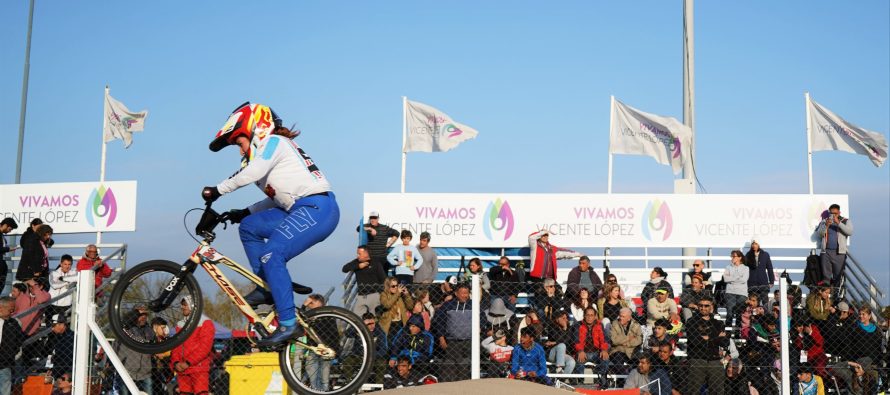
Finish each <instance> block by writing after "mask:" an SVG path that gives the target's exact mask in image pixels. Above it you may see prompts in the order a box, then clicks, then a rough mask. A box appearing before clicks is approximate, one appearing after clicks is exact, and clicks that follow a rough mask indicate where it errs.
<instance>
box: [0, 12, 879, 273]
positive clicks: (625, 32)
mask: <svg viewBox="0 0 890 395" xmlns="http://www.w3.org/2000/svg"><path fill="white" fill-rule="evenodd" d="M4 9H5V12H4V15H5V18H4V23H3V24H0V106H2V107H0V108H3V110H2V111H0V125H4V126H5V127H4V128H3V129H2V131H0V141H3V142H4V144H3V145H2V147H4V149H3V155H2V156H0V169H2V170H0V184H11V183H14V181H15V165H16V152H15V151H16V144H17V139H18V125H19V110H20V105H21V93H22V76H23V64H24V59H25V43H26V35H27V19H28V2H27V1H24V0H18V1H15V2H10V3H8V4H6V5H5V7H4ZM694 11H695V25H694V27H695V31H694V33H695V94H696V102H695V106H696V114H695V126H696V127H695V133H696V136H695V139H696V146H697V152H696V159H695V161H696V168H697V173H698V177H699V179H700V181H701V182H702V184H703V185H704V187H705V188H706V189H707V192H708V193H764V194H768V193H807V160H806V137H805V136H806V134H805V133H806V122H805V107H804V92H806V91H808V92H810V94H811V95H812V98H813V99H814V100H816V101H818V102H819V103H820V104H822V105H824V106H826V107H827V108H829V109H831V110H832V111H834V112H836V113H837V114H839V115H841V116H842V117H844V118H846V119H847V120H848V121H851V122H853V123H854V124H856V125H858V126H860V127H864V128H867V129H870V130H874V131H878V132H881V133H883V134H884V135H885V136H886V135H887V133H888V131H890V3H888V2H887V1H882V0H869V1H861V2H812V1H802V0H795V1H784V2H772V1H751V2H738V3H734V2H705V1H699V2H696V5H695V10H694ZM681 38H682V1H681V0H674V1H639V2H594V1H561V2H532V1H511V2H502V1H491V2H477V1H451V2H439V3H431V2H416V1H388V2H359V1H340V2H320V1H316V2H283V1H282V2H275V1H270V2H261V3H251V4H250V5H249V6H247V5H245V3H244V2H234V1H215V2H179V1H156V2H113V3H108V2H96V1H86V2H48V1H37V4H36V7H35V11H34V26H33V35H32V46H31V58H30V85H29V91H28V101H27V117H26V127H25V141H24V152H23V164H22V182H25V183H49V182H75V181H96V180H98V179H99V167H100V158H101V128H102V108H103V107H102V105H103V92H104V88H105V86H106V85H109V86H110V89H111V94H112V96H114V97H115V98H116V99H118V100H120V101H122V102H123V103H125V104H126V105H127V106H128V107H129V108H130V109H131V110H134V111H138V110H142V109H147V110H148V111H149V116H148V119H147V122H146V128H145V131H144V132H143V133H141V134H137V135H136V136H135V138H134V143H133V145H132V146H131V147H130V148H129V149H126V150H125V149H124V148H123V145H122V144H121V142H120V141H115V142H112V143H109V145H108V156H107V177H106V179H107V180H136V181H138V207H137V210H138V211H137V231H136V232H126V233H116V234H106V235H105V237H104V241H107V242H124V243H128V246H129V262H130V264H131V265H132V264H134V263H136V262H140V261H143V260H148V259H156V258H163V259H170V260H173V261H179V262H181V261H182V260H184V259H185V258H186V257H187V255H188V254H189V253H190V252H191V251H192V250H193V249H194V244H195V243H194V241H193V240H192V239H191V238H189V237H188V235H187V234H186V231H185V230H184V228H183V225H182V223H183V218H182V217H183V214H184V213H185V212H186V211H187V210H188V209H190V208H193V207H198V206H199V205H201V203H202V202H201V200H200V197H199V193H200V191H201V188H202V187H203V186H205V185H215V184H217V183H218V182H220V181H221V180H223V179H224V178H225V177H227V176H229V175H230V174H232V173H233V172H234V171H235V170H236V169H237V168H238V165H239V157H238V153H237V150H234V149H231V148H230V149H227V150H223V151H221V152H218V153H213V152H210V151H209V150H208V149H207V144H208V143H209V142H210V140H211V139H212V137H213V135H214V134H215V132H216V131H217V130H218V128H219V127H221V126H222V124H223V123H224V122H225V120H226V118H227V117H228V114H229V113H230V112H231V111H232V109H234V108H235V107H236V106H238V105H239V104H241V103H243V102H244V101H248V100H250V101H252V102H258V103H263V104H266V105H269V106H270V107H272V108H273V109H274V110H275V111H276V112H277V113H278V114H279V115H280V116H281V117H282V118H283V119H284V122H285V124H287V125H295V126H296V127H297V128H299V129H301V130H302V135H301V136H300V137H299V138H298V142H299V144H300V145H301V146H302V147H303V148H304V149H305V150H306V151H307V152H308V153H309V154H310V155H311V156H312V158H313V159H314V160H315V161H316V163H317V164H318V165H319V167H320V168H321V170H322V171H323V172H324V173H325V174H326V176H327V177H328V179H329V180H330V181H331V182H332V184H333V188H334V191H335V192H336V194H337V197H338V202H339V204H340V208H341V213H342V214H341V221H340V226H339V227H338V228H337V230H336V231H335V233H334V234H333V235H332V236H331V237H330V238H329V239H328V240H326V241H325V242H323V243H322V244H320V245H318V246H316V247H314V248H312V249H311V250H309V251H308V252H306V253H304V254H303V255H301V256H300V257H297V258H295V259H294V260H292V261H291V263H290V265H289V267H290V270H291V274H292V276H293V277H294V278H295V279H297V280H298V281H300V282H304V283H307V284H309V285H313V286H315V287H316V288H318V289H321V290H325V289H327V288H328V286H331V285H336V284H339V283H340V281H342V278H343V276H342V273H341V272H340V266H341V265H342V264H343V263H345V262H346V261H348V260H350V259H352V258H353V256H354V251H355V250H354V246H355V232H354V225H355V224H356V223H358V221H359V219H360V217H361V210H362V196H363V195H362V194H363V193H366V192H398V191H399V183H400V165H401V153H400V148H401V138H402V136H401V133H402V132H401V127H402V125H401V122H402V119H401V110H402V109H401V100H402V99H401V98H402V96H407V97H408V98H409V99H412V100H417V101H421V102H424V103H427V104H429V105H432V106H434V107H436V108H438V109H440V110H442V111H444V112H446V113H448V114H449V115H450V116H452V117H453V118H454V119H455V120H457V121H458V122H461V123H464V124H467V125H470V126H472V127H474V128H475V129H477V130H478V131H479V136H478V138H477V139H475V140H472V141H469V142H467V143H464V144H462V145H461V146H460V147H458V148H457V149H455V150H453V151H450V152H448V153H442V154H424V153H412V154H409V155H408V170H407V191H408V192H440V193H445V192H462V193H472V192H498V193H605V192H606V179H607V162H608V155H607V152H608V141H609V140H608V127H609V97H610V95H615V97H616V98H618V99H620V100H622V101H623V102H625V103H627V104H629V105H632V106H634V107H636V108H639V109H641V110H643V111H647V112H651V113H656V114H660V115H665V116H673V117H676V118H678V119H681V118H682V103H683V96H682V84H683V78H682V41H681ZM813 172H814V185H815V192H816V193H832V194H834V193H841V194H848V195H849V201H850V207H849V208H844V211H845V213H847V214H849V217H850V218H851V220H852V221H853V222H854V224H855V235H854V237H853V241H852V246H851V248H852V251H853V253H854V254H855V255H856V256H857V258H859V260H860V261H862V262H863V264H864V265H865V266H866V267H867V268H868V269H869V271H870V272H871V274H872V275H873V276H874V277H875V278H876V279H877V280H878V282H879V283H882V284H883V288H884V290H885V291H890V260H888V258H887V257H888V244H890V243H888V240H890V166H883V167H882V168H875V167H874V166H873V165H872V164H871V162H870V161H869V160H868V159H867V158H866V157H864V156H859V155H853V154H848V153H841V152H817V153H815V154H814V155H813ZM673 179H674V176H673V174H672V173H671V170H670V168H669V167H667V166H661V165H658V164H657V163H655V162H654V161H653V160H652V159H650V158H647V157H641V156H627V155H621V156H616V157H615V160H614V179H613V183H614V184H613V190H614V192H616V193H671V192H672V191H673ZM261 197H262V195H261V194H260V193H259V191H258V190H257V189H255V188H253V187H246V188H242V189H241V190H239V191H237V192H235V193H233V194H231V195H227V196H225V197H224V198H223V199H222V200H221V201H220V203H219V204H218V205H217V206H219V207H222V208H229V207H231V208H241V207H245V206H247V205H248V204H250V203H252V202H254V201H256V200H259V199H260V198H261ZM189 220H190V225H189V226H190V227H193V225H194V223H195V221H197V217H196V216H194V217H191V218H189ZM218 233H219V236H220V237H219V238H218V241H217V242H216V244H215V246H217V247H218V248H219V249H220V250H221V251H223V252H224V253H226V254H227V255H229V256H231V257H232V258H234V259H235V260H238V261H240V262H243V263H245V264H246V259H244V254H243V252H242V250H241V247H240V245H239V242H238V240H237V232H235V231H234V230H232V229H231V228H230V230H229V231H220V232H218ZM80 238H81V239H88V238H84V237H80ZM56 239H57V240H60V241H62V242H75V241H76V240H78V236H57V237H56ZM763 248H765V249H767V250H769V246H763ZM598 253H599V254H601V253H602V252H601V251H599V252H598ZM201 276H203V275H201ZM201 276H199V277H201Z"/></svg>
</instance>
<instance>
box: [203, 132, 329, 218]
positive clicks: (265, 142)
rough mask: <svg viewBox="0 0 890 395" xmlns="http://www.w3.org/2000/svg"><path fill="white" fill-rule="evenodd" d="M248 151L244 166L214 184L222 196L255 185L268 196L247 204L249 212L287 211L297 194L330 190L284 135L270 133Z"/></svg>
mask: <svg viewBox="0 0 890 395" xmlns="http://www.w3.org/2000/svg"><path fill="white" fill-rule="evenodd" d="M251 151H252V152H251V156H252V159H251V160H250V161H249V162H248V164H247V166H245V167H242V168H241V170H239V171H238V172H237V173H235V174H234V175H232V176H231V177H229V178H228V179H226V180H225V181H223V182H221V183H219V185H217V186H216V187H217V189H219V193H220V194H222V195H225V194H227V193H229V192H233V191H235V190H236V189H238V188H241V187H243V186H245V185H247V184H250V183H254V184H256V186H257V187H259V188H260V190H262V191H263V192H264V193H265V194H266V196H268V197H269V198H268V199H264V200H262V201H260V202H257V203H255V204H254V205H252V206H250V212H251V213H255V212H258V211H261V210H264V209H267V208H271V207H274V206H278V207H281V208H283V209H285V210H289V209H290V208H291V206H292V205H293V204H294V202H296V201H297V200H298V199H300V198H301V197H304V196H309V195H313V194H316V193H322V192H329V191H330V190H331V184H330V183H328V180H327V178H325V176H324V174H322V172H321V170H319V169H318V166H316V165H315V162H313V161H312V158H310V157H309V155H308V154H306V152H305V151H303V149H302V148H300V146H299V145H297V143H296V142H294V141H293V140H291V139H289V138H287V137H282V136H279V135H275V134H273V135H270V136H268V137H266V138H264V139H262V140H260V141H259V142H258V143H256V144H253V143H252V147H251Z"/></svg>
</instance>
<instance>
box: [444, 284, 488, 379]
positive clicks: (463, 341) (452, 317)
mask: <svg viewBox="0 0 890 395" xmlns="http://www.w3.org/2000/svg"><path fill="white" fill-rule="evenodd" d="M473 314H479V315H480V316H481V314H482V313H481V312H475V311H473V306H472V304H471V303H470V290H469V288H467V284H458V285H457V289H456V290H455V291H454V299H453V300H450V301H448V302H445V304H443V305H442V307H441V308H440V309H437V310H436V316H435V319H434V320H433V335H434V336H435V337H436V339H437V341H438V342H439V347H440V348H441V349H442V350H444V351H445V361H444V365H443V366H442V369H441V372H442V376H443V379H444V381H457V380H466V379H469V378H470V372H469V369H466V367H467V366H469V365H470V351H471V347H473V345H472V344H471V339H472V335H473V325H472V320H473ZM480 318H481V317H480ZM480 322H485V320H484V318H481V319H480Z"/></svg>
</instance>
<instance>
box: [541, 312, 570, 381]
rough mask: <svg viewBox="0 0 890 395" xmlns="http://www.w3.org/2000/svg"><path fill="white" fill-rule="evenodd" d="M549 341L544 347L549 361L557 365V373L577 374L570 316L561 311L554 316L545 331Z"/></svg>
mask: <svg viewBox="0 0 890 395" xmlns="http://www.w3.org/2000/svg"><path fill="white" fill-rule="evenodd" d="M545 333H547V340H546V341H545V342H544V347H545V348H546V350H547V360H548V361H550V362H553V363H554V364H555V365H556V373H558V374H561V373H563V372H566V373H574V372H575V358H572V356H571V354H570V353H571V352H572V346H574V343H573V340H574V339H573V338H574V337H575V334H574V333H573V330H572V327H571V326H570V325H569V314H568V313H567V312H566V311H564V310H560V311H558V312H556V313H555V314H554V317H553V323H552V324H551V325H550V326H549V327H548V328H546V329H545Z"/></svg>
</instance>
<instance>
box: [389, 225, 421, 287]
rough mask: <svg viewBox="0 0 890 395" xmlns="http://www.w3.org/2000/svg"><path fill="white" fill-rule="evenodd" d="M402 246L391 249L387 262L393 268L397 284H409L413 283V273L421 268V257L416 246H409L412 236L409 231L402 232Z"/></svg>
mask: <svg viewBox="0 0 890 395" xmlns="http://www.w3.org/2000/svg"><path fill="white" fill-rule="evenodd" d="M401 238H402V244H398V245H396V246H395V247H393V248H392V251H391V252H390V253H389V256H388V257H387V260H389V263H390V265H392V266H394V267H395V272H396V278H397V279H399V284H411V283H413V282H414V271H415V270H417V269H418V268H420V267H421V266H423V257H422V256H421V255H420V251H418V250H417V246H413V245H411V239H413V238H414V235H412V234H411V231H410V230H403V231H402V236H401Z"/></svg>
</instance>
